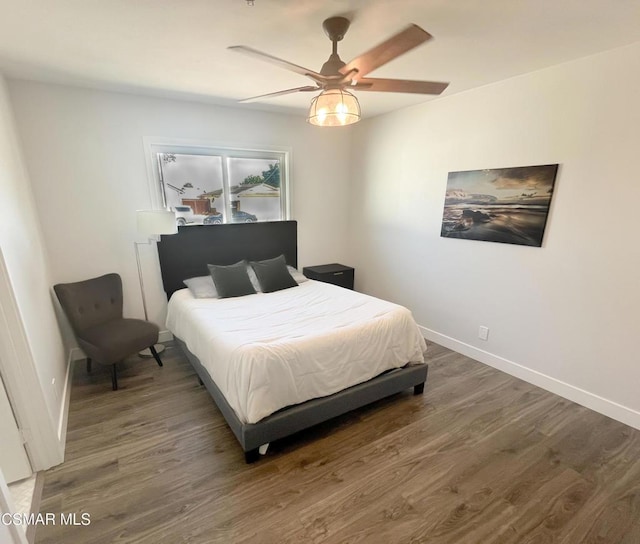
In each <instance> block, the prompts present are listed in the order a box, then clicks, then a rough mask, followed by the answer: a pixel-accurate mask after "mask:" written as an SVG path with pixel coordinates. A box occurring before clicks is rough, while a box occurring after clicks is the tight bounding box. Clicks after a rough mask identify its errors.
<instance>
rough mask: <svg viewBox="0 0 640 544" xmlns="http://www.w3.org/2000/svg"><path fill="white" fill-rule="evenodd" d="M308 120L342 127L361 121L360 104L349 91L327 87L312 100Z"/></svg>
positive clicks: (322, 124) (323, 125)
mask: <svg viewBox="0 0 640 544" xmlns="http://www.w3.org/2000/svg"><path fill="white" fill-rule="evenodd" d="M307 121H308V122H309V123H311V124H312V125H316V126H319V127H342V126H346V125H352V124H353V123H357V122H358V121H360V104H359V103H358V99H357V98H356V97H355V96H354V95H352V94H351V93H350V92H349V91H345V90H343V89H326V90H324V91H322V92H321V93H320V94H319V95H318V96H316V97H314V98H313V100H311V106H310V107H309V115H308V116H307Z"/></svg>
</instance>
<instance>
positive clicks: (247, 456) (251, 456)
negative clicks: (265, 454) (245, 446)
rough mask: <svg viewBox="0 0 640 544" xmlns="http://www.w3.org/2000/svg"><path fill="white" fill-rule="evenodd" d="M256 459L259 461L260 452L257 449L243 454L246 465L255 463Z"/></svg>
mask: <svg viewBox="0 0 640 544" xmlns="http://www.w3.org/2000/svg"><path fill="white" fill-rule="evenodd" d="M258 459H260V451H259V450H258V448H256V449H253V450H249V451H245V452H244V460H245V461H246V462H247V464H248V465H249V464H251V463H255V462H256V461H257V460H258Z"/></svg>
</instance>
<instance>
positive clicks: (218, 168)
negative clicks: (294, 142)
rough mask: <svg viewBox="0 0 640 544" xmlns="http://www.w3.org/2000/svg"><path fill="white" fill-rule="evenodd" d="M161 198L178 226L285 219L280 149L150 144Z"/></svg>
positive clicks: (283, 158)
mask: <svg viewBox="0 0 640 544" xmlns="http://www.w3.org/2000/svg"><path fill="white" fill-rule="evenodd" d="M151 151H152V155H153V160H154V163H155V165H156V166H157V174H158V179H157V181H158V182H159V187H160V192H161V197H162V198H161V200H162V204H163V205H164V206H166V207H167V208H169V209H171V210H173V211H174V212H175V213H176V221H177V223H178V225H179V226H186V225H202V224H204V225H218V224H222V223H253V222H256V221H279V220H282V219H288V217H289V214H288V209H289V208H288V201H287V197H288V193H287V190H286V189H287V184H286V182H287V179H286V173H287V171H288V164H287V159H288V154H287V153H286V152H284V151H282V152H274V151H251V150H238V149H224V148H212V147H186V146H158V145H151Z"/></svg>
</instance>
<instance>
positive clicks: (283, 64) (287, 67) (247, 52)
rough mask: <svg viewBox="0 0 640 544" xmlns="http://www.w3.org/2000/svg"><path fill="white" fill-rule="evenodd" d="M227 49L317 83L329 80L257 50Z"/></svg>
mask: <svg viewBox="0 0 640 544" xmlns="http://www.w3.org/2000/svg"><path fill="white" fill-rule="evenodd" d="M227 49H230V50H231V51H235V52H237V53H244V54H245V55H249V56H251V57H256V58H258V59H260V60H264V61H266V62H270V63H271V64H275V65H276V66H280V68H284V69H285V70H290V71H292V72H295V73H296V74H301V75H303V76H307V77H310V78H311V79H313V80H314V81H316V82H317V83H326V81H327V78H326V77H325V76H323V75H322V74H319V73H318V72H315V71H314V70H309V69H308V68H305V67H303V66H298V65H297V64H293V63H291V62H289V61H286V60H283V59H279V58H278V57H274V56H273V55H269V54H268V53H263V52H262V51H258V50H257V49H253V48H251V47H247V46H245V45H232V46H231V47H227Z"/></svg>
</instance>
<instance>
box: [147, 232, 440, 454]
mask: <svg viewBox="0 0 640 544" xmlns="http://www.w3.org/2000/svg"><path fill="white" fill-rule="evenodd" d="M280 254H283V255H285V258H286V260H287V263H288V264H290V265H291V266H294V267H296V268H297V223H296V222H295V221H275V222H268V223H243V224H234V225H211V226H190V227H182V228H180V229H179V232H178V234H176V235H172V236H163V237H162V238H161V240H160V242H159V243H158V255H159V258H160V267H161V270H162V279H163V284H164V288H165V291H166V293H167V296H168V297H171V295H172V294H173V292H174V291H176V290H178V289H182V288H184V284H183V283H182V281H183V280H184V279H187V278H190V277H193V276H199V275H206V274H207V273H208V269H207V263H211V264H232V263H234V262H237V261H239V260H241V259H243V258H244V259H248V260H262V259H267V258H271V257H274V256H277V255H280ZM175 340H176V342H177V344H178V345H179V346H180V348H181V349H182V351H183V352H184V354H185V356H186V357H187V359H188V360H189V362H190V363H191V365H192V366H193V368H194V370H195V372H196V374H197V375H198V378H199V381H200V383H201V384H202V385H204V386H205V387H206V388H207V391H208V392H209V394H210V395H211V397H212V398H213V400H214V402H215V403H216V405H217V406H218V408H219V409H220V411H221V412H222V415H223V416H224V418H225V419H226V420H227V423H228V424H229V427H230V428H231V430H232V431H233V433H234V434H235V436H236V438H237V439H238V442H240V445H241V446H242V449H243V450H244V454H245V460H246V461H247V463H252V462H254V461H256V460H257V459H259V457H260V455H259V448H260V446H263V445H265V444H268V443H270V442H273V441H274V440H278V439H279V438H284V437H286V436H289V435H291V434H293V433H296V432H298V431H301V430H303V429H306V428H309V427H312V426H313V425H317V424H318V423H322V422H324V421H327V420H329V419H332V418H334V417H337V416H339V415H342V414H345V413H347V412H350V411H351V410H354V409H356V408H360V407H362V406H365V405H367V404H370V403H372V402H375V401H377V400H380V399H383V398H385V397H388V396H391V395H394V394H396V393H399V392H401V391H404V390H406V389H409V388H412V387H413V391H414V394H416V395H419V394H422V393H423V391H424V385H425V382H426V381H427V371H428V365H426V364H415V365H406V366H404V367H402V368H398V369H395V370H390V371H387V372H385V373H383V374H380V375H379V376H376V377H375V378H372V379H371V380H369V381H366V382H364V383H361V384H358V385H354V386H353V387H349V388H348V389H344V390H342V391H338V392H337V393H334V394H333V395H330V396H328V397H322V398H318V399H312V400H309V401H307V402H303V403H302V404H296V405H294V406H289V407H287V408H283V409H282V410H279V411H278V412H276V413H274V414H271V415H270V416H268V417H266V418H264V419H262V420H260V421H259V422H258V423H253V424H247V423H243V422H242V421H240V419H238V416H237V415H236V413H235V412H234V410H233V408H231V406H230V405H229V403H228V402H227V399H226V398H225V397H224V395H223V394H222V392H221V391H220V389H219V388H218V386H217V385H216V384H215V382H214V381H213V380H212V379H211V376H210V375H209V372H208V371H207V370H206V369H205V367H204V366H203V365H202V363H201V362H200V360H199V359H198V358H197V357H196V356H195V355H194V354H193V353H191V352H190V351H189V349H188V348H187V346H186V345H185V343H184V342H183V341H182V340H181V339H179V338H177V337H176V338H175Z"/></svg>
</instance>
